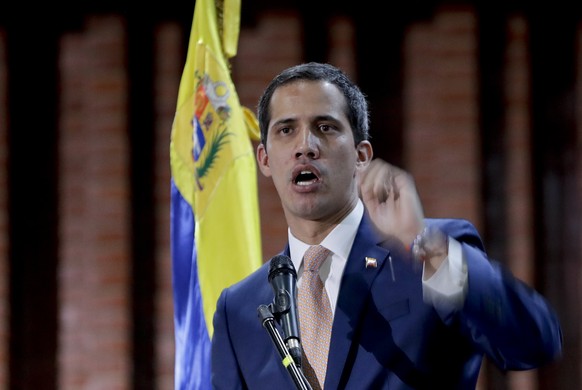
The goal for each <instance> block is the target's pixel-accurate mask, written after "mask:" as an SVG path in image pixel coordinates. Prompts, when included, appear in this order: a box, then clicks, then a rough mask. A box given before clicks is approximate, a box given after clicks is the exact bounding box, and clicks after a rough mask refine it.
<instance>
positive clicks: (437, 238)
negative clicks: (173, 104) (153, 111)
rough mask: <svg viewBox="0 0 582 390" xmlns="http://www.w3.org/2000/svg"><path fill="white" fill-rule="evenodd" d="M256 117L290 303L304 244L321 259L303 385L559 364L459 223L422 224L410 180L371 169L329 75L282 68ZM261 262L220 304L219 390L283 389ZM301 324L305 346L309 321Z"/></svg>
mask: <svg viewBox="0 0 582 390" xmlns="http://www.w3.org/2000/svg"><path fill="white" fill-rule="evenodd" d="M258 119H259V124H260V128H261V143H260V144H259V145H258V147H257V161H258V164H259V168H260V170H261V172H262V173H263V174H264V175H266V176H268V177H271V178H272V180H273V182H274V185H275V187H276V190H277V192H278V194H279V197H280V199H281V203H282V206H283V210H284V213H285V218H286V221H287V224H288V237H289V242H288V245H287V247H286V248H285V249H284V250H283V252H282V254H284V255H286V256H289V257H290V258H291V259H292V261H293V265H294V268H295V269H296V270H297V274H298V290H299V295H301V288H302V284H303V283H307V282H306V280H307V277H306V276H305V275H306V273H307V271H306V270H305V264H304V261H303V256H304V254H305V253H306V251H307V249H308V247H310V246H312V245H321V246H322V247H324V249H326V250H328V251H329V254H327V255H326V254H325V253H327V252H325V253H324V255H323V257H325V262H324V263H323V265H322V266H321V268H319V271H317V269H316V270H315V271H316V272H318V274H319V277H320V278H321V283H323V284H324V286H325V291H326V293H324V294H323V295H325V294H327V297H328V301H329V306H330V307H331V312H332V313H331V316H332V317H333V325H332V327H331V336H330V339H329V347H327V346H326V347H325V348H329V352H328V353H327V352H326V353H325V356H327V363H324V364H323V369H320V368H318V367H319V366H317V363H316V358H315V357H314V356H315V355H314V354H315V352H310V351H311V349H310V350H309V351H308V349H307V346H306V345H303V347H304V349H305V352H306V354H305V356H304V360H305V364H304V371H306V372H307V371H310V372H312V371H315V374H316V375H315V376H314V378H315V379H311V380H310V382H311V386H312V387H313V388H314V389H316V388H320V387H321V388H324V387H325V388H326V389H358V390H360V389H391V390H392V389H411V388H432V389H471V388H475V386H476V381H477V377H478V373H479V368H480V365H481V362H482V358H483V356H484V354H486V355H487V356H489V358H490V359H491V360H492V361H493V362H495V364H497V365H498V366H499V367H500V368H501V369H502V370H525V369H531V368H535V367H539V366H541V365H543V364H546V363H548V362H550V361H552V360H553V359H555V358H557V357H558V356H559V355H560V353H561V346H562V336H561V330H560V326H559V323H558V320H557V318H556V316H555V314H554V313H553V310H552V309H551V308H550V307H549V306H548V304H547V303H546V301H545V300H544V299H543V298H542V297H541V296H540V295H539V294H538V293H536V292H535V291H533V290H532V289H530V288H528V287H527V286H526V285H525V284H523V283H522V282H520V281H518V280H517V279H515V278H513V277H512V276H511V275H510V274H509V273H508V272H506V271H505V270H503V268H502V267H500V265H499V264H496V263H494V262H491V261H490V260H489V259H488V258H487V256H486V254H485V252H484V248H483V244H482V243H481V239H480V238H479V235H478V233H477V232H476V230H475V228H474V227H473V226H472V225H471V224H470V223H469V222H467V221H463V220H453V219H428V218H425V217H424V215H423V209H422V205H421V202H420V200H419V196H418V194H417V192H416V189H415V186H414V181H413V179H412V178H411V176H410V175H408V174H407V173H406V172H404V171H402V170H400V169H398V168H397V167H394V166H392V165H390V164H388V163H386V162H384V161H380V160H373V161H372V157H373V151H372V146H371V144H370V142H369V141H368V112H367V103H366V99H365V97H364V96H363V94H362V93H361V92H360V90H359V89H358V88H357V86H355V85H354V84H353V83H352V82H351V81H350V80H349V79H348V78H347V77H346V76H345V75H344V74H343V73H342V72H341V71H340V70H338V69H337V68H335V67H332V66H330V65H327V64H319V63H308V64H302V65H298V66H296V67H292V68H289V69H287V70H285V71H283V72H282V73H281V74H280V75H278V76H277V77H275V79H273V81H272V82H271V84H269V86H268V87H267V89H266V90H265V92H264V94H263V96H262V97H261V99H260V101H259V107H258ZM268 267H269V264H265V265H264V266H263V267H261V268H260V269H259V270H257V271H256V272H255V273H253V274H252V275H250V276H249V277H247V278H246V279H245V280H243V281H241V282H239V283H237V284H235V285H234V286H231V287H230V288H227V289H225V290H224V291H223V293H222V294H221V296H220V298H219V300H218V303H217V310H216V314H215V317H214V336H213V341H212V372H213V374H212V382H213V386H214V387H215V388H217V389H247V388H248V389H267V388H268V389H291V388H293V387H294V383H293V380H292V378H291V376H290V375H289V373H288V372H287V369H286V368H285V367H284V365H283V363H282V362H281V359H280V357H279V355H278V352H277V350H276V348H275V347H274V345H273V343H272V341H271V339H270V337H269V335H268V333H267V332H266V331H265V329H263V327H262V324H261V322H260V321H259V319H258V317H257V308H258V307H259V306H260V305H263V304H269V303H270V302H272V301H273V290H272V288H271V286H270V285H269V283H268V281H267V279H268ZM304 279H305V280H304ZM301 302H302V300H301V299H300V300H299V306H300V307H299V311H300V312H302V310H305V308H304V307H302V305H301ZM318 310H323V309H318ZM299 317H300V322H299V326H300V329H301V339H304V336H305V335H304V332H307V330H306V329H305V327H302V324H303V325H305V324H304V322H307V321H309V320H302V318H306V317H302V315H301V314H300V316H299ZM317 327H319V326H316V328H317ZM321 328H323V325H321ZM309 331H311V329H310V330H309ZM305 337H307V336H305ZM322 339H325V337H323V336H317V337H315V341H314V342H320V341H322ZM323 341H324V344H325V340H323ZM302 342H303V341H302ZM306 376H307V375H306Z"/></svg>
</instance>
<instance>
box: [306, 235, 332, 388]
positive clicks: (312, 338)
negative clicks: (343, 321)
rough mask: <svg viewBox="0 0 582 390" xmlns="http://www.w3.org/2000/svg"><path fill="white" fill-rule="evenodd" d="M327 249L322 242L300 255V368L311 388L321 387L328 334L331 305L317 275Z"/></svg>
mask: <svg viewBox="0 0 582 390" xmlns="http://www.w3.org/2000/svg"><path fill="white" fill-rule="evenodd" d="M329 253H330V251H329V250H328V249H326V248H324V247H322V246H321V245H315V246H311V247H309V249H307V252H305V255H304V256H303V279H302V281H301V287H300V288H299V291H298V296H299V326H300V329H301V344H302V346H303V351H304V358H303V362H304V364H303V371H304V374H305V377H306V378H307V380H308V381H309V383H310V384H311V386H312V387H313V389H314V390H316V389H323V383H324V381H325V371H326V369H327V355H328V353H329V340H330V337H331V324H332V313H331V305H330V303H329V298H328V296H327V293H326V291H325V287H324V285H323V282H322V281H321V278H320V277H319V267H321V264H322V263H323V262H324V261H325V259H326V258H327V256H328V255H329Z"/></svg>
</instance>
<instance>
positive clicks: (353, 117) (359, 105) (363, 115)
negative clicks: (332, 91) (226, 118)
mask: <svg viewBox="0 0 582 390" xmlns="http://www.w3.org/2000/svg"><path fill="white" fill-rule="evenodd" d="M301 80H308V81H327V82H329V83H331V84H333V85H335V86H336V87H337V88H338V89H339V90H340V91H341V92H342V94H343V95H344V97H345V100H346V107H347V112H346V115H347V117H348V120H349V122H350V126H351V128H352V133H353V135H354V141H355V144H356V145H358V144H359V143H360V142H361V141H364V140H367V139H368V138H369V118H368V102H367V100H366V97H365V96H364V94H363V93H362V91H361V90H360V89H359V88H358V86H357V85H356V84H354V83H353V82H352V81H351V80H350V79H349V77H348V76H347V75H346V74H345V73H344V72H343V71H341V70H340V69H338V68H336V67H335V66H333V65H330V64H323V63H318V62H309V63H305V64H300V65H296V66H293V67H290V68H287V69H285V70H284V71H283V72H281V73H280V74H278V75H277V76H275V78H274V79H273V80H272V81H271V83H270V84H269V85H268V86H267V88H266V89H265V91H264V92H263V94H262V96H261V97H260V98H259V104H258V107H257V119H258V121H259V128H260V130H261V143H263V145H265V146H266V144H267V133H268V130H269V121H270V120H271V112H270V109H269V105H270V103H271V98H272V97H273V93H274V92H275V90H276V89H277V88H279V87H281V86H283V85H286V84H289V83H292V82H295V81H301Z"/></svg>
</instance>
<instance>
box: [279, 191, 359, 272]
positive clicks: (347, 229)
mask: <svg viewBox="0 0 582 390" xmlns="http://www.w3.org/2000/svg"><path fill="white" fill-rule="evenodd" d="M363 215H364V205H363V204H362V201H361V200H360V199H358V202H357V203H356V207H354V209H353V210H352V211H351V212H350V213H349V214H348V215H347V216H346V217H345V218H344V219H343V220H342V221H341V222H340V223H339V224H338V225H337V226H336V227H335V228H334V229H333V230H332V231H331V232H330V233H329V234H328V235H327V236H326V237H325V238H324V239H323V241H322V242H321V243H320V245H323V246H324V247H326V248H327V249H329V250H330V251H331V252H332V253H333V254H334V255H338V256H340V257H341V258H342V259H344V260H347V258H348V256H349V254H350V251H351V249H352V244H353V242H354V239H355V237H356V233H357V231H358V226H359V224H360V221H361V220H362V216H363ZM287 236H288V239H289V252H290V254H291V261H292V262H293V266H294V267H295V269H296V270H299V267H300V266H301V265H302V260H303V255H304V254H305V251H307V248H309V246H310V245H308V244H306V243H304V242H303V241H301V240H299V239H298V238H296V237H295V236H294V235H293V234H292V233H291V229H288V230H287Z"/></svg>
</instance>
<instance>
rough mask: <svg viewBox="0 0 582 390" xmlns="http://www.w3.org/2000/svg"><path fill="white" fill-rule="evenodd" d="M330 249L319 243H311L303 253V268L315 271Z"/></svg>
mask: <svg viewBox="0 0 582 390" xmlns="http://www.w3.org/2000/svg"><path fill="white" fill-rule="evenodd" d="M329 253H330V250H329V249H327V248H325V247H323V246H321V245H312V246H310V247H309V248H307V251H306V252H305V255H304V256H303V261H304V262H305V265H304V267H305V270H306V271H312V272H317V271H319V267H321V264H323V262H324V261H325V259H327V256H328V255H329Z"/></svg>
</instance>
